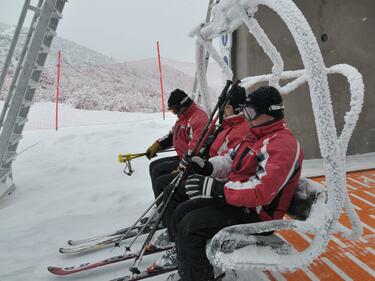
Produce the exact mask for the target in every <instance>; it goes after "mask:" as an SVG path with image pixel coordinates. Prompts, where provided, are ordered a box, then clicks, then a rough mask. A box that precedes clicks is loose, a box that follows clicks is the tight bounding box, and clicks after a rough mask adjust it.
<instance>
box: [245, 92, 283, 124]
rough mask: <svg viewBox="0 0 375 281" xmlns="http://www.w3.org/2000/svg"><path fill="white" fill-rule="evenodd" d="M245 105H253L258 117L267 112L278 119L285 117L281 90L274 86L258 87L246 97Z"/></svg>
mask: <svg viewBox="0 0 375 281" xmlns="http://www.w3.org/2000/svg"><path fill="white" fill-rule="evenodd" d="M245 106H249V107H252V108H253V109H254V110H255V112H256V117H257V116H259V115H260V114H267V115H270V116H272V117H274V118H277V119H278V118H282V117H284V106H283V99H282V97H281V95H280V93H279V91H278V90H277V89H276V88H274V87H272V86H262V87H259V88H258V89H256V90H255V91H254V92H252V93H251V94H250V95H249V96H248V97H247V98H246V103H245ZM256 117H255V118H256ZM255 118H254V119H255Z"/></svg>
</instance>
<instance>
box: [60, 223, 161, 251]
mask: <svg viewBox="0 0 375 281" xmlns="http://www.w3.org/2000/svg"><path fill="white" fill-rule="evenodd" d="M141 228H142V226H141V227H137V228H136V229H134V231H132V232H130V233H129V235H128V236H127V237H126V239H128V238H131V237H134V236H136V235H137V234H138V231H140V230H141ZM162 228H163V227H162V226H159V227H158V230H159V229H162ZM149 232H150V227H147V228H146V229H145V230H144V232H143V233H142V234H147V233H149ZM121 238H122V234H119V235H116V236H110V237H108V238H104V239H102V240H98V241H96V242H91V243H87V244H82V245H76V246H68V247H62V248H60V249H59V252H60V253H61V254H82V253H86V252H92V251H96V250H100V249H103V248H107V247H110V246H113V245H116V243H118V242H119V241H120V240H121ZM123 241H125V239H123V240H122V242H123Z"/></svg>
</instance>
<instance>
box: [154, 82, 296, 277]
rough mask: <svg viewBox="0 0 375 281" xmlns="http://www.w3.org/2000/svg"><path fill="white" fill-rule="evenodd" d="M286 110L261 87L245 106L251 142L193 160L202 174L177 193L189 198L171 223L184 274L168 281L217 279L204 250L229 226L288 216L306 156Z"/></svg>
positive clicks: (277, 95)
mask: <svg viewBox="0 0 375 281" xmlns="http://www.w3.org/2000/svg"><path fill="white" fill-rule="evenodd" d="M283 109H284V107H283V104H282V98H281V95H280V93H279V92H278V91H277V89H275V88H273V87H268V86H267V87H260V88H258V89H257V90H256V91H254V92H252V93H251V94H250V95H249V97H248V99H247V100H246V104H245V107H244V108H243V111H244V115H245V117H246V118H247V120H248V122H249V125H250V133H249V134H248V138H246V139H244V140H243V141H242V142H241V143H240V144H239V145H238V146H237V147H236V148H235V149H233V150H231V151H229V153H228V154H226V155H223V156H216V157H213V158H211V159H209V161H204V160H203V159H202V158H200V157H193V158H192V159H191V161H192V162H193V165H194V166H195V169H196V170H198V171H199V173H200V174H195V175H191V176H189V177H188V179H187V181H186V183H185V185H184V187H185V188H183V187H180V188H179V189H178V193H184V195H186V196H187V197H188V198H189V199H190V200H187V201H185V202H182V203H180V204H179V205H178V207H177V209H176V210H175V212H174V216H173V221H172V224H171V225H169V227H170V228H171V229H170V231H171V232H172V233H174V234H175V241H176V250H177V256H176V255H175V256H173V255H170V256H169V257H170V260H172V261H173V259H176V257H177V261H178V262H177V264H178V267H179V275H178V274H176V275H174V276H173V277H171V276H170V279H169V280H184V281H193V280H194V281H203V280H204V281H210V280H214V272H213V267H212V265H211V264H210V263H209V261H208V259H207V257H206V252H205V247H206V242H207V241H208V240H209V239H210V238H212V237H213V236H214V235H215V234H216V233H217V232H218V231H220V230H221V229H223V228H225V227H227V226H230V225H235V224H245V223H252V222H259V221H268V220H277V219H282V218H283V216H284V214H285V213H286V212H287V210H288V208H289V205H290V202H291V199H292V196H293V193H294V192H295V190H296V187H297V181H298V179H299V177H300V174H301V167H302V160H303V152H302V150H301V148H300V145H299V143H298V141H297V140H296V138H295V137H294V136H293V134H292V132H291V131H290V130H289V129H288V128H287V126H286V123H285V120H284V114H283ZM254 137H255V138H254ZM216 178H227V180H226V181H218V180H217V179H216ZM180 196H183V195H181V194H180ZM167 257H168V256H167ZM164 262H165V263H166V264H167V263H168V261H167V259H166V258H164ZM159 265H160V264H159Z"/></svg>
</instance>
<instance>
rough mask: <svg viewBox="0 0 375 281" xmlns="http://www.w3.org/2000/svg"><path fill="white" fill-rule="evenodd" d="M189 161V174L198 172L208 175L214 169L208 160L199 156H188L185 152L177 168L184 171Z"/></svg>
mask: <svg viewBox="0 0 375 281" xmlns="http://www.w3.org/2000/svg"><path fill="white" fill-rule="evenodd" d="M190 163H191V165H192V168H191V172H190V174H200V175H204V176H210V175H211V174H212V172H213V171H214V167H213V166H212V164H211V163H210V162H209V161H206V160H204V159H203V158H201V157H199V156H193V157H190V156H189V155H187V154H185V155H184V157H183V158H182V160H181V162H180V165H179V170H180V171H184V170H185V169H186V167H187V166H188V165H189V164H190Z"/></svg>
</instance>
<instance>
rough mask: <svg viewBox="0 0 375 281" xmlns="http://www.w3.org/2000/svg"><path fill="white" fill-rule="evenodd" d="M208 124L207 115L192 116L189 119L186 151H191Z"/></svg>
mask: <svg viewBox="0 0 375 281" xmlns="http://www.w3.org/2000/svg"><path fill="white" fill-rule="evenodd" d="M207 122H208V117H207V114H205V113H202V114H199V115H196V116H193V117H192V118H191V119H190V122H189V123H190V124H189V125H188V126H189V127H190V141H189V144H188V150H190V151H193V149H194V146H195V144H196V143H197V142H198V139H199V137H200V136H201V134H202V132H203V129H204V127H205V126H206V124H207Z"/></svg>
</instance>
